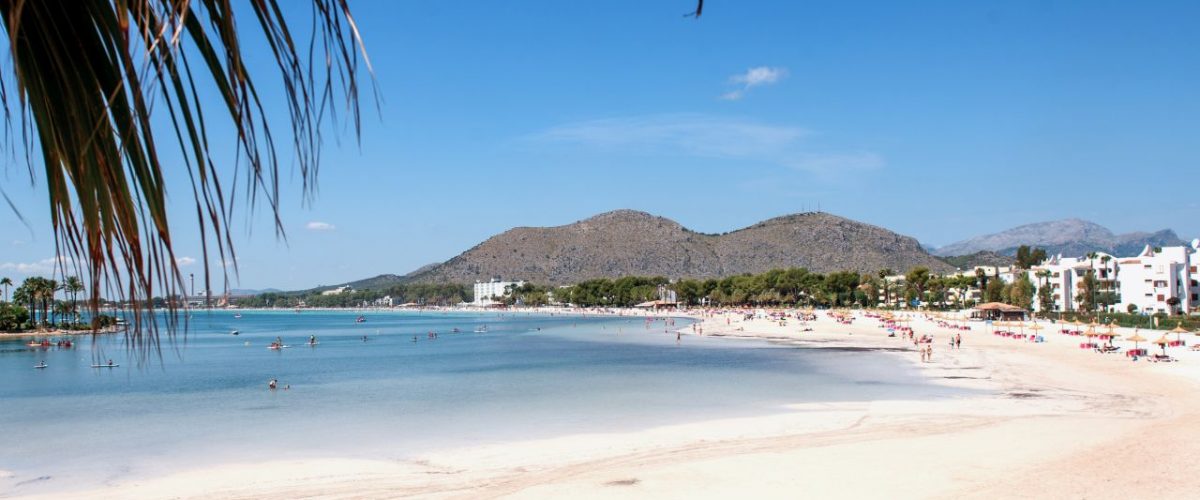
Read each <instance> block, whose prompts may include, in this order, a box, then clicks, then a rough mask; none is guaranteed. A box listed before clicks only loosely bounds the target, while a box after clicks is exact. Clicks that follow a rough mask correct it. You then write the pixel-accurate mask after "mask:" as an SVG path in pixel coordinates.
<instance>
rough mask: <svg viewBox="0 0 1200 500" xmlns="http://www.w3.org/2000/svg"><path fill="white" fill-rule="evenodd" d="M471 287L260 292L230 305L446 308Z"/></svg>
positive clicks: (467, 296)
mask: <svg viewBox="0 0 1200 500" xmlns="http://www.w3.org/2000/svg"><path fill="white" fill-rule="evenodd" d="M471 293H472V292H471V288H470V287H468V286H467V285H456V284H441V285H431V284H408V285H393V286H389V287H387V288H382V289H378V290H355V291H348V292H342V293H339V294H333V295H322V294H321V292H316V291H314V292H308V293H303V294H295V293H263V294H259V295H254V296H251V297H238V298H236V299H233V304H234V305H236V306H238V307H253V308H263V307H282V308H294V307H301V306H305V307H362V306H364V305H368V306H369V305H374V304H375V303H376V301H378V300H380V299H383V298H384V297H391V298H392V303H393V304H395V305H400V304H405V303H410V302H411V303H415V304H422V305H430V306H448V305H455V304H458V303H460V302H464V301H470V300H471Z"/></svg>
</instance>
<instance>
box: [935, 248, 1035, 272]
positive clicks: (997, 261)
mask: <svg viewBox="0 0 1200 500" xmlns="http://www.w3.org/2000/svg"><path fill="white" fill-rule="evenodd" d="M939 258H940V259H942V261H943V262H945V263H947V264H950V265H952V266H954V267H957V268H959V269H971V268H973V267H977V266H997V267H1003V266H1011V265H1013V264H1015V263H1016V262H1017V259H1016V258H1015V257H1011V256H1008V255H1000V254H998V253H996V252H986V251H985V252H975V253H973V254H968V255H955V256H950V257H939Z"/></svg>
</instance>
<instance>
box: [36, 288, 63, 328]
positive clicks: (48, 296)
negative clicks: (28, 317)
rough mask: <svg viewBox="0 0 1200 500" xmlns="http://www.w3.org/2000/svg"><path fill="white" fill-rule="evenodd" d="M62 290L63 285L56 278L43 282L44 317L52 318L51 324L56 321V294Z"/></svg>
mask: <svg viewBox="0 0 1200 500" xmlns="http://www.w3.org/2000/svg"><path fill="white" fill-rule="evenodd" d="M59 290H62V286H61V285H59V284H58V282H57V281H55V280H45V281H43V282H42V294H41V295H42V318H47V317H49V318H50V324H51V325H53V324H54V323H55V321H54V314H53V313H54V295H55V294H57V293H58V291H59Z"/></svg>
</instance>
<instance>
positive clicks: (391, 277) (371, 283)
mask: <svg viewBox="0 0 1200 500" xmlns="http://www.w3.org/2000/svg"><path fill="white" fill-rule="evenodd" d="M438 265H440V264H438V263H433V264H425V265H423V266H421V267H418V268H417V269H414V270H413V271H411V272H409V273H408V274H405V275H403V276H401V275H398V274H380V275H378V276H372V277H370V278H364V279H360V280H356V281H350V282H347V283H343V284H340V285H327V286H319V287H316V288H311V289H308V290H303V291H300V292H297V293H309V292H323V291H325V290H332V289H334V288H338V287H341V286H349V287H351V288H353V289H355V290H378V289H381V288H387V287H389V286H394V285H400V284H403V283H408V282H409V281H411V279H412V277H414V276H416V275H418V274H421V273H423V272H425V271H428V270H430V269H433V268H434V267H437V266H438Z"/></svg>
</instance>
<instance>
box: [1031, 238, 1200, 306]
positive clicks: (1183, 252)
mask: <svg viewBox="0 0 1200 500" xmlns="http://www.w3.org/2000/svg"><path fill="white" fill-rule="evenodd" d="M1198 265H1200V240H1193V241H1192V243H1191V245H1189V246H1178V247H1163V248H1158V249H1155V248H1151V247H1149V246H1147V247H1146V248H1145V249H1143V250H1142V251H1141V253H1139V254H1138V255H1136V256H1133V257H1114V256H1112V255H1109V254H1105V253H1097V254H1096V255H1095V257H1094V258H1088V257H1068V258H1064V257H1063V256H1061V255H1058V256H1054V257H1051V258H1049V259H1047V260H1046V262H1044V263H1042V264H1041V265H1038V266H1034V268H1033V269H1031V270H1029V271H1028V273H1029V279H1030V281H1032V282H1033V283H1034V286H1035V287H1037V288H1038V289H1039V290H1040V289H1041V287H1043V286H1047V285H1048V286H1050V287H1052V290H1053V295H1052V296H1053V298H1054V310H1056V311H1074V310H1076V309H1078V307H1079V305H1080V302H1079V301H1078V300H1077V297H1076V295H1077V294H1078V293H1079V286H1080V283H1082V282H1083V278H1084V276H1086V275H1087V273H1088V271H1089V270H1090V271H1093V272H1095V275H1096V279H1097V280H1099V287H1098V288H1097V292H1098V293H1106V292H1112V293H1114V294H1115V295H1117V296H1118V297H1120V300H1119V302H1118V303H1116V304H1113V305H1111V306H1109V309H1110V310H1112V311H1116V312H1126V311H1128V310H1129V307H1130V305H1132V306H1134V307H1136V308H1137V309H1136V311H1137V312H1144V313H1149V314H1153V313H1160V312H1162V313H1170V312H1172V309H1176V310H1178V311H1180V312H1183V313H1185V314H1186V313H1188V312H1191V311H1192V310H1193V309H1194V308H1196V307H1198V306H1200V273H1198V272H1197V266H1198ZM1172 298H1174V299H1177V300H1178V301H1179V303H1178V304H1177V305H1175V306H1174V307H1172V305H1171V304H1169V302H1171V301H1172V300H1171V299H1172ZM1038 306H1039V304H1038V301H1037V300H1036V299H1035V300H1034V309H1035V310H1037V309H1038Z"/></svg>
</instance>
